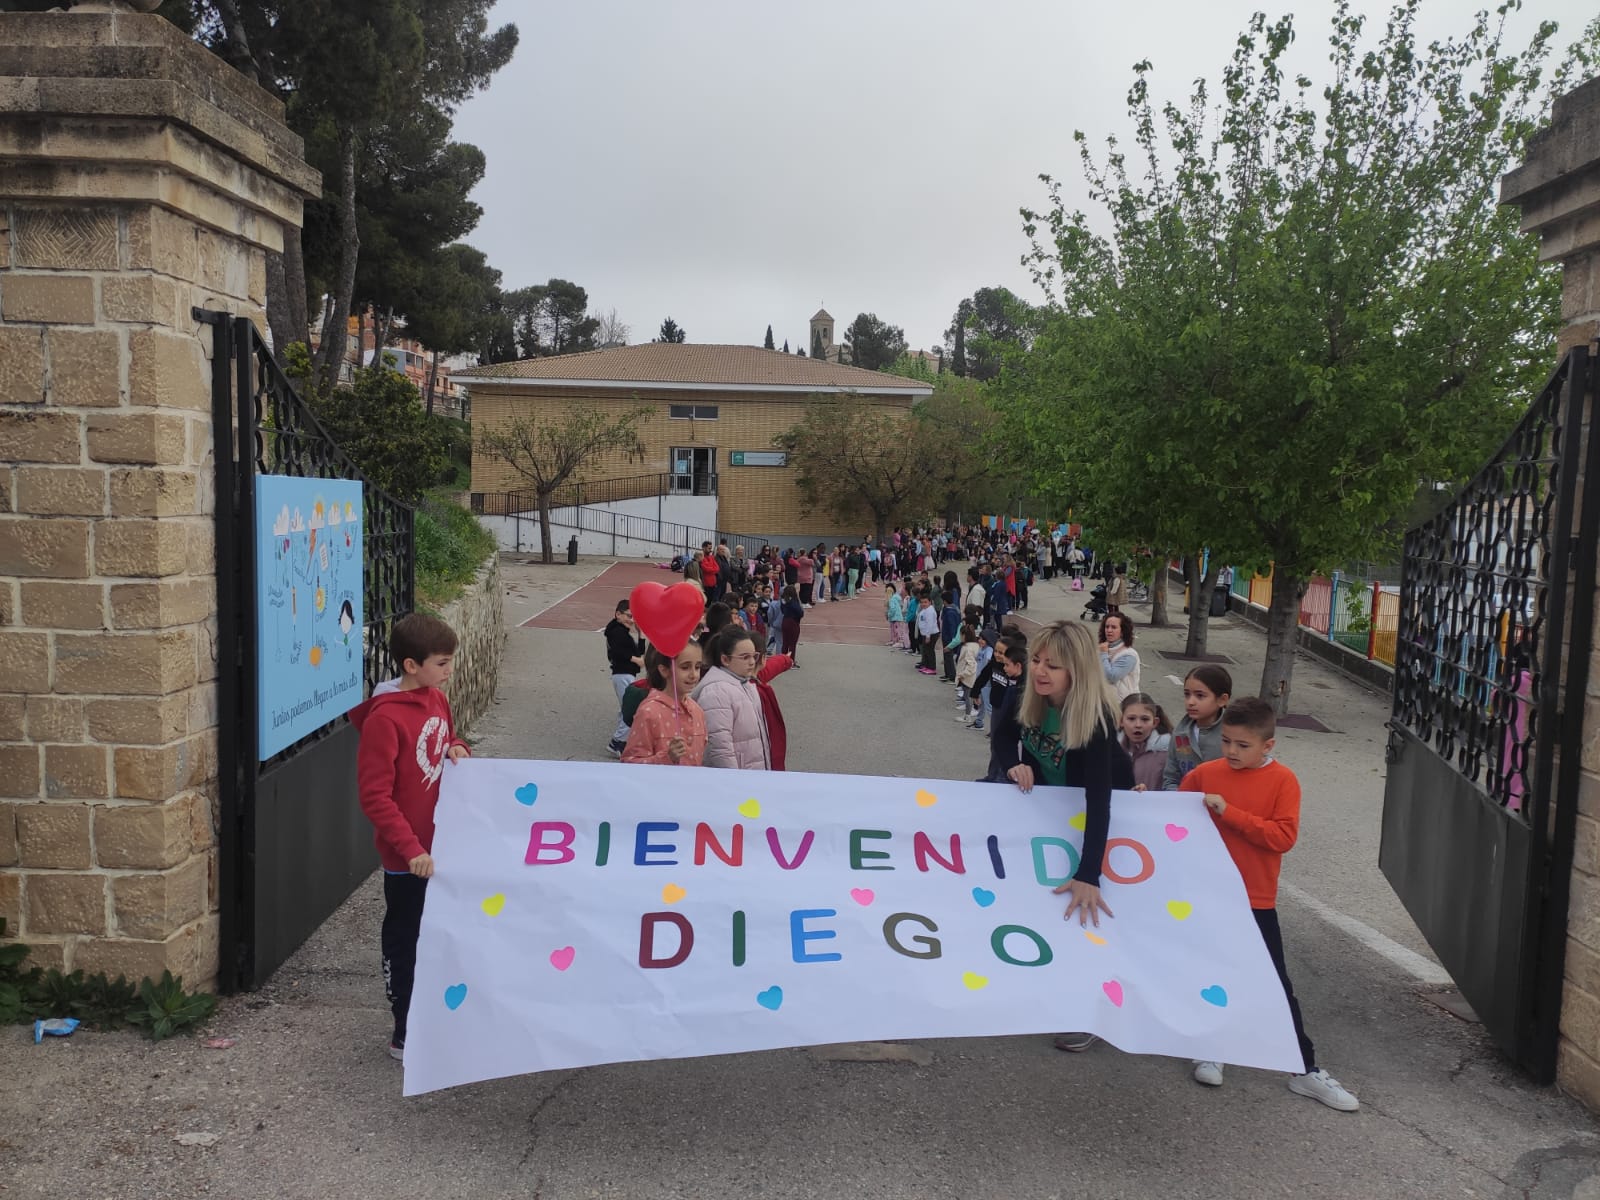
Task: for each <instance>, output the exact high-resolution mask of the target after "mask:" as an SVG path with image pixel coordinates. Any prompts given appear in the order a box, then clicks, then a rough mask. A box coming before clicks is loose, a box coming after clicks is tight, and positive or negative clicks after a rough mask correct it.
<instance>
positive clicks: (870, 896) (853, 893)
mask: <svg viewBox="0 0 1600 1200" xmlns="http://www.w3.org/2000/svg"><path fill="white" fill-rule="evenodd" d="M877 898H878V895H877V893H876V892H874V891H873V890H872V889H871V888H851V889H850V899H852V900H854V901H855V902H856V903H857V904H859V905H861V907H862V908H865V907H866V906H867V905H869V904H871V903H872V902H873V901H874V900H876V899H877Z"/></svg>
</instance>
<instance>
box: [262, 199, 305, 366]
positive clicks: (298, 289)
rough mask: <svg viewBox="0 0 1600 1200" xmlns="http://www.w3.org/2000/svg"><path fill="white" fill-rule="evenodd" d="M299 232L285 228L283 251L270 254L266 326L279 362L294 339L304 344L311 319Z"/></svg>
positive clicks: (281, 361) (268, 261) (280, 362)
mask: <svg viewBox="0 0 1600 1200" xmlns="http://www.w3.org/2000/svg"><path fill="white" fill-rule="evenodd" d="M301 255H302V251H301V248H300V231H299V230H298V229H293V228H290V227H288V226H285V227H284V230H283V253H282V254H273V253H270V252H269V253H268V254H267V328H268V329H270V330H271V331H272V352H273V354H274V355H276V356H277V359H278V365H279V366H283V365H284V363H285V361H286V359H285V358H284V355H285V354H286V353H287V352H288V349H289V346H290V345H291V344H292V343H294V342H299V343H300V344H301V345H305V344H306V341H307V337H308V331H309V330H310V328H311V322H310V320H309V319H308V318H307V316H306V264H305V260H304V259H303V258H302V257H301Z"/></svg>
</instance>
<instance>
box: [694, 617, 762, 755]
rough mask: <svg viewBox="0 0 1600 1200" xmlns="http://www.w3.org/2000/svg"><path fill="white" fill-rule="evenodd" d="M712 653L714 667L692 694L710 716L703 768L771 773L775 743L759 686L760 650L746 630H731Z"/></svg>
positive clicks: (714, 645) (713, 644)
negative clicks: (762, 710)
mask: <svg viewBox="0 0 1600 1200" xmlns="http://www.w3.org/2000/svg"><path fill="white" fill-rule="evenodd" d="M708 653H709V654H710V657H711V662H712V666H711V667H710V669H708V670H707V671H706V673H705V677H704V678H703V679H701V680H700V686H699V687H697V688H695V691H694V698H695V699H696V700H697V701H698V702H699V704H700V707H701V708H702V709H704V710H705V714H706V754H705V765H706V766H708V767H734V768H737V769H739V770H744V771H770V770H771V769H772V739H771V736H770V735H769V734H768V732H767V721H766V718H765V717H764V716H763V715H762V712H761V696H760V693H758V692H757V691H756V685H755V674H756V668H757V667H758V666H759V665H760V662H761V648H760V646H758V645H757V644H756V640H755V637H754V636H753V635H752V634H751V633H750V631H749V630H748V629H741V628H739V626H737V625H729V626H727V627H726V628H724V629H723V631H722V632H721V633H719V634H717V636H716V637H715V638H713V639H712V641H711V644H710V646H709V648H708Z"/></svg>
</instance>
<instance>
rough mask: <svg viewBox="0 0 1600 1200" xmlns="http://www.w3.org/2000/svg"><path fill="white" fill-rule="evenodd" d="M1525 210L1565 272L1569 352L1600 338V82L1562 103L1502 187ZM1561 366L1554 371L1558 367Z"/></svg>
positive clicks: (1543, 246)
mask: <svg viewBox="0 0 1600 1200" xmlns="http://www.w3.org/2000/svg"><path fill="white" fill-rule="evenodd" d="M1500 202H1501V203H1502V204H1512V205H1515V206H1516V207H1518V208H1520V209H1521V210H1522V229H1523V231H1524V232H1527V233H1536V234H1538V236H1539V257H1540V258H1541V259H1543V260H1544V261H1546V262H1558V263H1560V264H1561V270H1562V281H1563V282H1562V289H1561V321H1562V329H1561V353H1562V354H1565V353H1566V352H1567V351H1568V350H1569V349H1571V348H1572V347H1573V346H1581V345H1584V344H1585V343H1588V342H1592V341H1594V340H1595V338H1596V336H1600V79H1591V80H1590V81H1589V82H1588V83H1586V84H1584V85H1583V86H1582V87H1580V88H1577V89H1576V90H1574V91H1571V92H1568V93H1567V94H1566V95H1565V96H1562V97H1560V98H1559V99H1558V100H1557V101H1556V102H1555V105H1554V108H1553V109H1552V111H1551V119H1550V124H1549V125H1548V126H1547V127H1545V128H1544V129H1541V130H1539V131H1538V132H1537V133H1536V134H1534V135H1533V137H1532V138H1530V139H1529V140H1528V152H1527V161H1526V162H1525V163H1524V164H1523V165H1522V166H1520V167H1518V168H1517V169H1516V170H1515V171H1512V172H1511V173H1510V174H1509V175H1507V176H1506V177H1505V178H1504V179H1502V180H1501V181H1500ZM1551 365H1552V366H1554V364H1553V363H1552V364H1551Z"/></svg>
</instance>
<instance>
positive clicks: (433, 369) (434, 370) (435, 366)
mask: <svg viewBox="0 0 1600 1200" xmlns="http://www.w3.org/2000/svg"><path fill="white" fill-rule="evenodd" d="M438 374H439V352H438V351H437V350H435V351H434V352H433V363H432V364H431V365H430V366H429V367H428V406H427V407H428V415H429V416H430V417H431V416H433V380H434V377H435V376H436V375H438Z"/></svg>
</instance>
